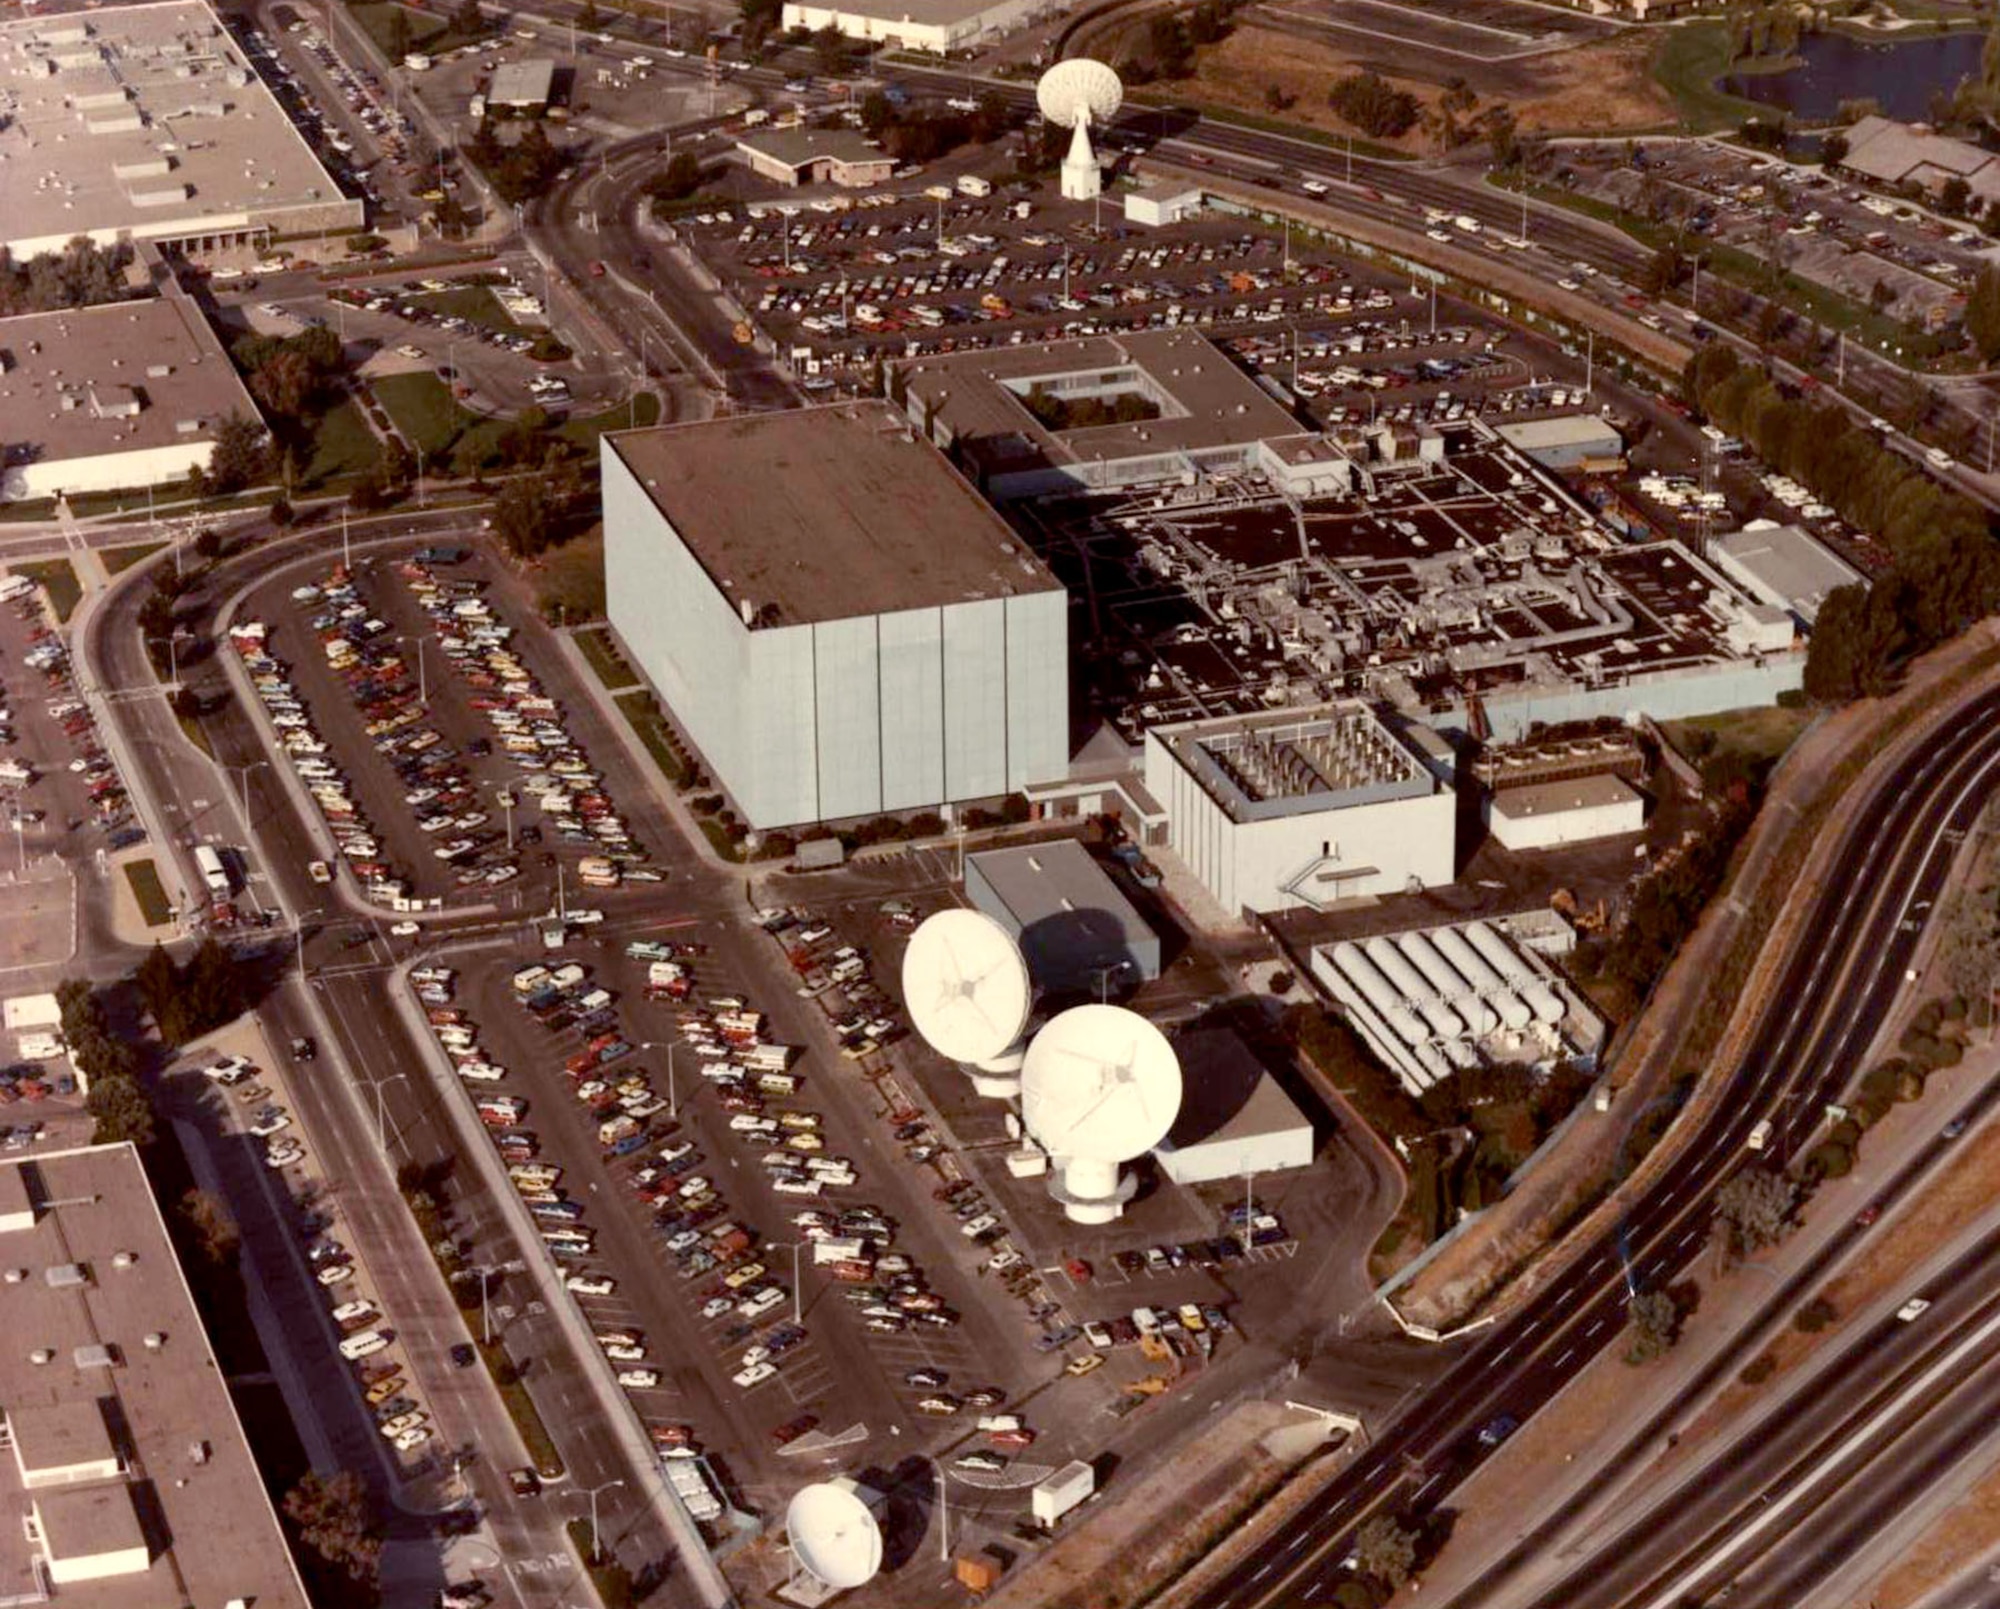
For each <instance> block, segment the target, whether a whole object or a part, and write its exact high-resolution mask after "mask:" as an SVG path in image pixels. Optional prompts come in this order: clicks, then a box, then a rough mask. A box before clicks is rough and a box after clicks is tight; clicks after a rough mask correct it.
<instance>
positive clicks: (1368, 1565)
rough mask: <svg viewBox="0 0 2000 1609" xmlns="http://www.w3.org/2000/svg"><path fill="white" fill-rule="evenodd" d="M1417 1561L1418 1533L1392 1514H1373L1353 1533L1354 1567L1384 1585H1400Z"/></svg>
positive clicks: (1408, 1577) (1406, 1578) (1407, 1577)
mask: <svg viewBox="0 0 2000 1609" xmlns="http://www.w3.org/2000/svg"><path fill="white" fill-rule="evenodd" d="M1416 1564H1417V1533H1416V1532H1414V1531H1412V1530H1409V1529H1408V1528H1406V1527H1405V1526H1404V1525H1403V1524H1402V1522H1401V1521H1399V1520H1398V1519H1397V1518H1396V1517H1395V1516H1394V1515H1393V1514H1375V1515H1371V1516H1370V1517H1369V1518H1367V1519H1365V1520H1363V1521H1362V1522H1361V1528H1360V1529H1359V1530H1358V1531H1356V1532H1355V1533H1354V1568H1355V1569H1357V1570H1359V1571H1360V1572H1361V1573H1362V1574H1363V1575H1369V1576H1373V1577H1374V1578H1375V1579H1376V1580H1377V1581H1380V1582H1381V1583H1382V1584H1383V1585H1384V1586H1387V1587H1401V1586H1402V1585H1403V1584H1404V1583H1405V1582H1406V1581H1408V1580H1409V1579H1410V1572H1411V1571H1412V1570H1414V1569H1415V1568H1416Z"/></svg>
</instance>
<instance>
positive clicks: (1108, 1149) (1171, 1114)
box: [1021, 1006, 1181, 1224]
mask: <svg viewBox="0 0 2000 1609" xmlns="http://www.w3.org/2000/svg"><path fill="white" fill-rule="evenodd" d="M1180 1109H1181V1066H1180V1059H1179V1057H1177V1056H1176V1055H1175V1054H1174V1048H1173V1046H1172V1045H1170V1044H1169V1043H1168V1042H1167V1036H1166V1035H1165V1034H1163V1033H1161V1032H1160V1030H1159V1029H1157V1028H1155V1027H1154V1026H1153V1025H1152V1024H1151V1023H1150V1022H1148V1021H1147V1020H1146V1019H1145V1018H1144V1017H1142V1016H1140V1015H1139V1014H1138V1013H1137V1012H1136V1011H1128V1010H1126V1009H1125V1008H1124V1007H1123V1006H1076V1007H1074V1008H1072V1009H1071V1010H1069V1011H1065V1012H1063V1013H1062V1014H1061V1015H1060V1016H1057V1017H1055V1018H1054V1019H1053V1020H1051V1021H1050V1023H1049V1025H1048V1026H1047V1027H1046V1028H1044V1029H1042V1031H1041V1032H1040V1033H1038V1034H1036V1035H1035V1037H1034V1040H1033V1041H1032V1042H1031V1043H1030V1044H1029V1046H1028V1054H1027V1058H1026V1061H1025V1062H1024V1064H1023V1066H1022V1069H1021V1121H1022V1124H1023V1126H1024V1127H1025V1128H1026V1129H1027V1131H1028V1133H1029V1134H1031V1135H1032V1136H1033V1137H1034V1138H1035V1139H1036V1140H1037V1141H1038V1142H1039V1143H1040V1144H1041V1145H1042V1147H1043V1148H1044V1149H1045V1150H1047V1151H1048V1153H1049V1155H1050V1156H1051V1157H1052V1158H1054V1160H1055V1163H1056V1172H1055V1173H1054V1174H1053V1175H1052V1176H1051V1178H1050V1181H1049V1193H1050V1194H1051V1195H1053V1196H1054V1197H1055V1198H1056V1200H1058V1201H1060V1202H1061V1203H1062V1204H1063V1210H1064V1211H1065V1212H1066V1213H1067V1214H1068V1215H1069V1217H1070V1219H1071V1221H1072V1222H1075V1223H1085V1224H1104V1223H1110V1222H1111V1221H1112V1220H1113V1219H1115V1218H1117V1217H1118V1216H1119V1215H1120V1214H1121V1213H1122V1212H1123V1211H1124V1210H1125V1203H1126V1202H1128V1201H1130V1200H1131V1199H1132V1195H1133V1192H1134V1191H1135V1190H1136V1189H1137V1188H1138V1181H1137V1180H1136V1179H1135V1178H1133V1177H1132V1176H1131V1175H1129V1174H1127V1175H1125V1176H1124V1177H1122V1178H1121V1177H1120V1175H1119V1171H1118V1169H1119V1164H1120V1163H1122V1162H1129V1161H1130V1160H1132V1159H1133V1158H1134V1157H1139V1156H1143V1155H1145V1153H1146V1152H1148V1151H1150V1150H1151V1149H1152V1148H1153V1147H1154V1146H1156V1145H1158V1144H1159V1143H1160V1141H1161V1140H1163V1139H1165V1138H1166V1135H1167V1131H1168V1130H1169V1129H1170V1128H1172V1127H1173V1126H1174V1119H1175V1117H1176V1116H1178V1115H1179V1113H1180Z"/></svg>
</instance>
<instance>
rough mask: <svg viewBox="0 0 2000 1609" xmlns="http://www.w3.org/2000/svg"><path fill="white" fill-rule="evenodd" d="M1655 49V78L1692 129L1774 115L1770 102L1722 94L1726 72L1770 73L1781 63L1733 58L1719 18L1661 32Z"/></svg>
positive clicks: (1699, 130)
mask: <svg viewBox="0 0 2000 1609" xmlns="http://www.w3.org/2000/svg"><path fill="white" fill-rule="evenodd" d="M1661 32H1662V34H1663V36H1664V37H1662V38H1661V40H1660V43H1659V48H1658V49H1657V50H1655V52H1654V53H1653V76H1654V77H1655V78H1657V79H1658V80H1659V81H1660V87H1661V88H1662V89H1664V90H1666V92H1667V93H1668V94H1669V95H1671V96H1673V98H1674V105H1675V106H1677V107H1678V108H1679V109H1680V116H1681V122H1682V123H1683V124H1684V125H1685V126H1686V127H1687V128H1688V129H1689V130H1690V131H1692V132H1696V133H1706V132H1708V131H1709V130H1712V129H1718V128H1735V127H1736V126H1737V125H1738V124H1740V123H1741V122H1742V121H1743V120H1744V119H1745V118H1748V117H1765V118H1768V117H1770V116H1771V115H1772V109H1771V108H1770V107H1768V106H1759V105H1758V104H1757V103H1756V102H1755V101H1746V100H1742V99H1740V98H1738V97H1737V96H1735V95H1725V94H1724V93H1723V92H1722V91H1721V90H1720V89H1718V88H1716V80H1717V79H1719V78H1726V77H1728V76H1729V75H1730V74H1732V73H1734V74H1737V75H1739V76H1740V75H1744V74H1749V73H1769V72H1776V71H1780V70H1782V63H1781V62H1775V61H1768V60H1762V59H1752V60H1746V61H1731V60H1730V59H1729V30H1728V28H1727V27H1726V26H1725V25H1724V24H1722V23H1720V22H1695V23H1689V24H1688V25H1687V26H1685V27H1678V26H1677V27H1673V28H1666V29H1663V30H1661Z"/></svg>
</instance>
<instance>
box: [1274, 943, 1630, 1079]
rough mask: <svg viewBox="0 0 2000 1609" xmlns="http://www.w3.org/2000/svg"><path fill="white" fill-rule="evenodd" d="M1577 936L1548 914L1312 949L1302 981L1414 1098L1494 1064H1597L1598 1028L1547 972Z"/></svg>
mask: <svg viewBox="0 0 2000 1609" xmlns="http://www.w3.org/2000/svg"><path fill="white" fill-rule="evenodd" d="M1575 945H1576V930H1575V929H1574V928H1572V927H1571V926H1570V925H1569V924H1568V923H1567V922H1565V921H1564V920H1563V919H1562V918H1561V917H1560V916H1557V915H1556V914H1555V913H1554V912H1553V911H1546V910H1544V911H1527V912H1522V913H1520V914H1518V915H1515V916H1509V917H1504V918H1500V919H1497V920H1494V921H1490V922H1487V921H1478V922H1466V923H1463V924H1455V925H1452V926H1448V927H1437V928H1428V929H1425V930H1422V931H1418V932H1408V933H1394V934H1389V933H1381V934H1377V935H1375V936H1374V937H1373V938H1370V939H1367V940H1365V941H1357V940H1352V939H1343V940H1341V941H1339V942H1337V943H1333V944H1321V945H1316V946H1314V948H1313V951H1312V961H1311V966H1312V974H1313V977H1314V978H1315V979H1316V980H1317V981H1318V983H1319V985H1320V986H1321V987H1322V988H1323V989H1325V990H1326V992H1327V993H1328V994H1329V995H1331V996H1332V997H1333V999H1334V1001H1335V1002H1336V1003H1337V1004H1338V1005H1339V1007H1340V1009H1341V1014H1342V1015H1343V1016H1344V1017H1345V1018H1346V1019H1347V1021H1348V1023H1349V1024H1350V1025H1351V1026H1352V1027H1353V1029H1354V1031H1355V1032H1356V1033H1358V1034H1360V1035H1361V1037H1362V1038H1363V1039H1365V1040H1366V1041H1367V1042H1368V1044H1369V1046H1370V1047H1371V1048H1372V1049H1373V1050H1374V1051H1375V1053H1376V1055H1378V1056H1380V1057H1381V1058H1382V1060H1383V1061H1384V1062H1386V1063H1387V1064H1388V1065H1389V1066H1391V1067H1393V1068H1395V1070H1396V1073H1397V1076H1398V1077H1399V1078H1401V1079H1402V1081H1403V1086H1404V1088H1406V1089H1407V1090H1408V1091H1409V1092H1410V1093H1411V1094H1412V1095H1421V1094H1422V1093H1423V1092H1424V1091H1425V1090H1427V1089H1429V1088H1430V1087H1431V1086H1432V1085H1433V1084H1435V1083H1437V1082H1439V1081H1440V1080H1442V1079H1445V1078H1449V1077H1450V1076H1451V1075H1452V1074H1453V1073H1455V1072H1461V1071H1465V1070H1467V1069H1471V1068H1475V1067H1480V1066H1491V1065H1495V1064H1497V1063H1501V1062H1522V1063H1526V1064H1528V1065H1530V1066H1535V1067H1547V1066H1552V1065H1553V1064H1554V1063H1556V1062H1557V1061H1562V1060H1567V1061H1572V1062H1575V1063H1577V1064H1578V1065H1579V1066H1582V1067H1584V1068H1586V1069H1587V1068H1590V1067H1592V1066H1594V1065H1595V1064H1596V1060H1597V1057H1598V1054H1599V1053H1600V1052H1601V1051H1602V1049H1603V1047H1604V1038H1605V1031H1606V1024H1605V1021H1604V1019H1603V1018H1602V1017H1600V1016H1598V1014H1597V1013H1596V1012H1595V1011H1594V1010H1593V1009H1592V1008H1591V1007H1590V1006H1589V1004H1588V1003H1586V1001H1585V1000H1584V998H1583V996H1582V995H1581V994H1579V993H1578V992H1577V990H1576V989H1574V988H1573V987H1572V986H1571V985H1570V983H1569V982H1568V980H1567V979H1565V978H1564V977H1563V975H1562V973H1561V972H1560V971H1559V970H1557V968H1556V967H1555V966H1554V965H1553V963H1552V961H1551V959H1550V958H1551V957H1552V956H1555V955H1561V954H1566V953H1567V952H1568V951H1569V950H1571V949H1573V948H1575Z"/></svg>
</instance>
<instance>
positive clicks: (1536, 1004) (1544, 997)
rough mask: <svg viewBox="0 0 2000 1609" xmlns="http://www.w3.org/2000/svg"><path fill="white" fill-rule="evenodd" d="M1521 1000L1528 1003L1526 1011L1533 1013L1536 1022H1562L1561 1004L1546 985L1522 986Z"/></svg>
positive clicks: (1554, 993) (1553, 991)
mask: <svg viewBox="0 0 2000 1609" xmlns="http://www.w3.org/2000/svg"><path fill="white" fill-rule="evenodd" d="M1521 998H1522V999H1524V1000H1526V1001H1527V1002H1528V1009H1529V1010H1531V1011H1533V1012H1534V1014H1535V1018H1536V1020H1537V1021H1538V1022H1546V1023H1558V1022H1561V1021H1562V1020H1563V1003H1562V1001H1560V1000H1559V999H1557V998H1556V992H1555V990H1553V989H1551V988H1550V987H1549V986H1548V985H1547V984H1546V983H1530V984H1525V985H1523V986H1522V989H1521Z"/></svg>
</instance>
